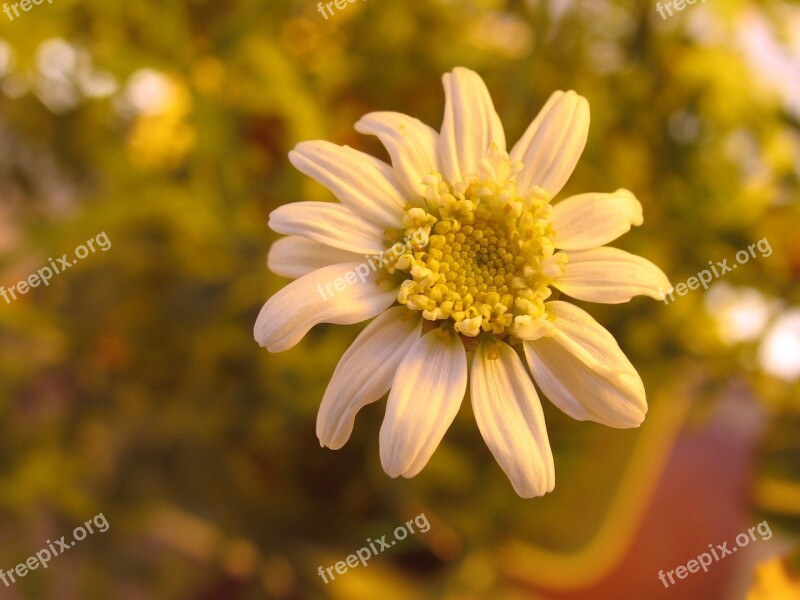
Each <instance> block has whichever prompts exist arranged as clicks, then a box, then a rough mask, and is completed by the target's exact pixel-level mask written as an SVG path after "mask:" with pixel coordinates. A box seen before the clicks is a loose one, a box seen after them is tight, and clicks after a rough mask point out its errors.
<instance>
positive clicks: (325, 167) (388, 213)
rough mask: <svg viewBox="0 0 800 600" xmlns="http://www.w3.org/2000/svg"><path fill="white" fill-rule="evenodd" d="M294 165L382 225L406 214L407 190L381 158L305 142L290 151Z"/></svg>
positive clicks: (343, 147)
mask: <svg viewBox="0 0 800 600" xmlns="http://www.w3.org/2000/svg"><path fill="white" fill-rule="evenodd" d="M289 161H291V163H292V164H293V165H294V166H295V168H296V169H297V170H298V171H300V172H302V173H305V174H306V175H308V176H309V177H311V178H313V179H315V180H316V181H318V182H319V183H321V184H322V185H324V186H325V187H327V188H328V189H329V190H330V191H331V192H333V194H334V196H336V197H337V198H338V199H339V200H341V201H342V204H344V205H345V206H346V207H347V208H349V209H350V210H352V211H353V212H354V213H356V214H357V215H359V216H360V217H363V218H366V219H368V220H370V221H372V222H374V223H377V224H378V225H381V226H382V227H397V226H398V225H399V224H400V221H401V220H402V218H403V206H405V199H404V192H403V189H402V188H401V187H400V185H399V184H398V182H397V180H396V178H395V176H394V171H392V168H391V167H390V166H389V165H387V164H386V163H385V162H383V161H382V160H378V159H377V158H375V157H374V156H370V155H369V154H365V153H363V152H359V151H358V150H353V149H352V148H350V147H348V146H337V145H336V144H331V143H330V142H325V141H314V142H302V143H300V144H297V146H296V147H295V149H294V150H292V151H291V152H289Z"/></svg>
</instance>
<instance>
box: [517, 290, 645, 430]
mask: <svg viewBox="0 0 800 600" xmlns="http://www.w3.org/2000/svg"><path fill="white" fill-rule="evenodd" d="M546 307H547V310H548V312H551V313H553V314H555V320H554V321H553V327H554V333H553V336H552V337H543V338H541V339H538V340H535V341H533V342H523V345H524V347H525V356H526V358H527V360H528V367H530V370H531V373H533V377H534V379H536V383H538V384H539V387H540V388H541V389H542V392H544V394H545V396H547V397H548V398H549V400H550V402H552V403H553V404H555V405H556V406H557V407H558V408H560V409H561V410H563V411H564V412H565V413H567V414H568V415H569V416H570V417H572V418H573V419H577V420H579V421H586V420H589V421H596V422H598V423H602V424H603V425H608V426H610V427H618V428H628V427H638V426H639V425H640V424H641V423H642V421H644V416H645V413H646V412H647V399H646V398H645V391H644V385H643V384H642V380H641V378H640V377H639V374H638V373H637V372H636V369H634V368H633V365H632V364H631V363H630V361H629V360H628V359H627V357H626V356H625V355H624V354H623V353H622V350H620V347H619V346H618V345H617V342H616V340H615V339H614V337H613V336H612V335H611V334H610V333H609V332H608V331H606V330H605V329H604V328H603V327H602V326H601V325H600V324H599V323H598V322H597V321H595V320H594V319H593V318H592V317H591V316H589V314H588V313H587V312H586V311H584V310H582V309H580V308H578V307H577V306H575V305H573V304H570V303H568V302H560V301H556V302H547V303H546Z"/></svg>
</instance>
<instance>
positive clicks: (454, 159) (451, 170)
mask: <svg viewBox="0 0 800 600" xmlns="http://www.w3.org/2000/svg"><path fill="white" fill-rule="evenodd" d="M442 81H443V82H444V94H445V105H444V121H443V122H442V135H441V137H440V138H439V161H440V163H441V166H442V170H443V172H444V175H445V178H446V179H447V180H448V181H449V182H450V183H451V184H454V183H458V182H460V181H464V180H465V179H466V178H467V176H469V175H474V174H477V172H478V162H479V161H480V160H481V159H482V158H484V157H485V156H486V153H487V152H488V151H489V148H490V147H491V145H492V144H493V143H494V144H496V145H497V147H498V149H499V150H500V151H501V152H505V149H506V136H505V133H504V132H503V124H502V123H501V122H500V117H499V116H497V112H495V110H494V105H493V104H492V98H491V96H490V95H489V90H488V89H486V84H485V83H484V82H483V79H481V77H480V75H478V74H477V73H476V72H475V71H470V70H469V69H465V68H464V67H456V68H455V69H453V72H452V73H445V75H444V77H442Z"/></svg>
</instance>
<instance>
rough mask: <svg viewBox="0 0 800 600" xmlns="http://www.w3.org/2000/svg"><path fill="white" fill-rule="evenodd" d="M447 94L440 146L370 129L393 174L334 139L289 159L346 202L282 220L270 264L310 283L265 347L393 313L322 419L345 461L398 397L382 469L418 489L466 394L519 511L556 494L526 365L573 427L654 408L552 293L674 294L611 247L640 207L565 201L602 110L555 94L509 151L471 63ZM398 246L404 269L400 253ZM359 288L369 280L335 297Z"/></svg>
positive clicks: (381, 122)
mask: <svg viewBox="0 0 800 600" xmlns="http://www.w3.org/2000/svg"><path fill="white" fill-rule="evenodd" d="M443 79H444V88H445V98H446V100H445V115H444V122H443V124H442V130H441V133H437V132H436V131H434V130H433V129H431V128H430V127H428V126H427V125H424V124H423V123H421V122H420V121H418V120H417V119H414V118H412V117H409V116H406V115H403V114H399V113H391V112H378V113H370V114H368V115H366V116H364V117H363V118H362V119H361V120H360V121H359V122H358V123H356V129H357V130H358V131H359V132H361V133H365V134H372V135H375V136H377V137H378V138H379V139H380V140H381V142H383V144H384V145H385V146H386V149H387V150H388V152H389V155H390V156H391V160H392V165H391V166H389V165H387V164H385V163H384V162H382V161H380V160H378V159H376V158H373V157H371V156H369V155H367V154H364V153H362V152H358V151H357V150H353V149H352V148H348V147H347V146H336V145H334V144H331V143H328V142H324V141H314V142H303V143H301V144H299V145H298V146H297V147H296V148H295V149H294V150H293V151H292V152H291V153H290V154H289V159H290V161H291V162H292V164H293V165H294V166H295V167H296V168H297V169H299V170H300V171H302V172H303V173H305V174H306V175H308V176H310V177H312V178H314V179H315V180H317V181H318V182H320V183H321V184H323V185H325V186H326V187H327V188H328V189H329V190H330V191H331V192H333V194H334V195H335V196H336V197H337V198H338V199H339V200H340V202H339V203H325V202H299V203H295V204H289V205H286V206H281V207H280V208H278V209H277V210H275V211H274V212H273V213H272V214H271V215H270V227H272V229H274V230H275V231H277V232H279V233H283V234H288V235H289V236H290V237H287V238H284V239H282V240H280V241H278V242H277V243H275V244H274V245H273V247H272V249H271V251H270V254H269V266H270V268H271V269H272V270H273V271H274V272H276V273H278V274H279V275H284V276H287V277H294V278H298V279H297V280H296V281H294V282H293V283H291V284H289V285H288V286H286V287H285V288H284V289H282V290H281V291H280V292H278V293H277V294H275V295H274V296H273V297H272V298H270V300H269V301H268V302H267V303H266V304H265V305H264V308H263V309H262V310H261V313H260V315H259V316H258V320H257V322H256V325H255V332H254V333H255V338H256V340H257V341H258V342H259V343H260V344H261V345H262V346H265V347H266V348H268V349H269V350H270V351H272V352H280V351H282V350H286V349H288V348H291V347H292V346H294V345H295V344H296V343H297V342H299V341H300V340H301V339H302V337H303V336H304V335H305V334H306V332H308V330H309V329H310V328H311V327H313V326H314V325H315V324H317V323H338V324H351V323H358V322H360V321H364V320H366V319H370V318H372V317H377V318H375V320H374V321H373V322H372V323H370V324H369V325H368V326H367V327H366V329H364V331H363V332H362V333H361V335H359V336H358V338H356V340H355V342H353V345H352V346H351V347H350V348H349V349H348V350H347V352H346V353H345V354H344V356H343V357H342V359H341V361H340V362H339V365H338V366H337V368H336V371H335V372H334V374H333V378H332V379H331V382H330V384H329V385H328V389H327V391H326V392H325V396H324V398H323V399H322V405H321V406H320V409H319V414H318V417H317V436H318V437H319V439H320V442H321V444H322V445H323V446H328V447H330V448H340V447H341V446H343V445H344V444H345V442H347V440H348V438H349V437H350V433H351V431H352V429H353V422H354V419H355V416H356V413H357V412H358V411H359V410H360V409H361V407H363V406H365V405H366V404H369V403H371V402H375V401H376V400H378V399H379V398H381V397H382V396H383V395H384V394H386V392H389V399H388V402H387V407H386V416H385V419H384V421H383V426H382V427H381V431H380V455H381V463H382V464H383V468H384V470H385V471H386V472H387V473H388V474H389V475H391V476H392V477H396V476H398V475H403V476H405V477H413V476H414V475H416V474H417V473H419V472H420V471H421V470H422V468H423V467H424V466H425V464H426V463H427V462H428V459H429V458H430V457H431V455H432V454H433V452H434V451H435V450H436V447H437V446H438V444H439V442H440V441H441V439H442V437H443V436H444V434H445V432H446V431H447V428H448V427H449V426H450V424H451V423H452V421H453V419H454V418H455V415H456V413H457V412H458V409H459V407H460V405H461V402H462V400H463V398H464V395H465V392H466V389H467V380H468V379H469V383H470V390H471V401H472V407H473V411H474V413H475V418H476V420H477V424H478V428H479V429H480V432H481V434H482V436H483V438H484V440H485V441H486V444H487V445H488V446H489V449H490V450H491V452H492V454H493V455H494V457H495V459H496V460H497V462H498V463H499V464H500V466H501V467H502V469H503V470H504V471H505V473H506V474H507V475H508V477H509V479H510V480H511V483H512V485H513V486H514V489H515V490H516V492H517V493H518V494H519V495H520V496H523V497H534V496H540V495H543V494H545V493H546V492H548V491H551V490H552V489H553V487H554V485H555V474H554V467H553V456H552V453H551V451H550V444H549V441H548V439H547V430H546V428H545V423H544V417H543V414H542V407H541V404H540V402H539V398H538V396H537V394H536V390H535V388H534V386H533V382H532V381H531V378H530V376H529V375H528V373H527V371H526V370H525V367H524V365H523V362H522V360H521V354H524V356H525V359H526V362H527V364H528V367H529V369H530V371H531V373H532V374H533V378H534V379H535V380H536V382H537V384H538V385H539V388H540V389H541V390H542V392H544V394H545V395H546V396H547V397H548V398H549V399H550V401H551V402H553V404H555V405H556V406H558V407H559V408H560V409H561V410H563V411H564V412H566V413H567V414H568V415H570V416H571V417H573V418H575V419H578V420H587V419H588V420H592V421H597V422H599V423H603V424H605V425H609V426H611V427H620V428H625V427H636V426H638V425H639V424H640V423H642V421H643V420H644V416H645V413H646V412H647V402H646V399H645V391H644V386H643V385H642V381H641V379H640V378H639V375H638V374H637V372H636V370H635V369H634V368H633V366H632V365H631V363H630V362H629V361H628V359H627V358H626V357H625V355H624V354H623V353H622V351H621V350H620V348H619V346H618V345H617V343H616V341H615V340H614V338H613V337H612V336H611V334H609V333H608V331H606V330H605V329H604V328H603V327H601V326H600V325H599V324H598V323H597V322H596V321H595V320H594V319H592V317H590V316H589V314H588V313H586V312H585V311H583V310H581V309H580V308H577V307H576V306H574V305H572V304H569V303H567V302H564V301H561V300H555V299H550V296H551V294H552V291H553V290H552V288H555V289H556V290H560V291H561V292H563V293H565V294H567V295H569V296H572V297H573V298H577V299H579V300H588V301H592V302H604V303H611V304H615V303H620V302H627V301H628V300H630V299H631V298H632V297H633V296H636V295H646V296H650V297H652V298H655V299H661V296H660V293H659V290H662V289H671V286H670V285H669V281H668V280H667V278H666V276H665V275H664V274H663V273H662V271H661V270H660V269H659V268H658V267H656V266H655V265H654V264H652V263H651V262H649V261H647V260H645V259H644V258H641V257H638V256H635V255H632V254H629V253H627V252H623V251H622V250H618V249H615V248H610V247H607V246H604V244H607V243H608V242H611V241H613V240H614V239H616V238H617V237H619V236H620V235H622V234H623V233H625V232H627V231H628V230H629V229H630V227H631V225H640V224H641V223H642V207H641V205H640V204H639V201H638V200H636V198H635V197H634V196H633V194H631V193H630V192H629V191H627V190H617V191H616V192H614V193H610V194H599V193H594V194H581V195H578V196H572V197H570V198H566V199H564V200H562V201H561V202H559V203H557V204H556V205H555V206H551V205H550V200H551V198H553V197H554V196H556V195H557V194H558V192H559V191H560V190H561V188H562V187H563V186H564V184H565V182H566V181H567V179H568V178H569V176H570V175H571V174H572V171H573V169H574V167H575V165H576V163H577V162H578V158H579V157H580V155H581V153H582V151H583V148H584V146H585V144H586V137H587V132H588V128H589V105H588V102H587V101H586V99H584V98H582V97H581V96H579V95H578V94H576V93H575V92H573V91H569V92H555V93H554V94H553V95H552V96H551V97H550V99H549V100H548V101H547V104H546V105H545V106H544V108H543V109H542V111H541V112H540V113H539V115H538V116H537V117H536V119H535V120H534V121H533V123H531V125H530V127H528V130H527V131H526V132H525V133H524V134H523V136H522V138H521V139H520V141H519V142H517V144H516V145H515V146H514V147H513V148H512V149H511V152H510V153H507V152H506V141H505V134H504V132H503V127H502V125H501V123H500V119H499V117H498V116H497V113H496V112H495V110H494V107H493V105H492V100H491V98H490V96H489V92H488V90H487V89H486V86H485V84H484V83H483V81H482V80H481V78H480V76H478V75H477V74H476V73H474V72H472V71H470V70H467V69H464V68H460V67H459V68H456V69H454V70H453V72H452V73H448V74H446V75H445V76H444V78H443ZM401 240H402V241H401ZM398 243H399V244H400V245H402V247H403V250H402V251H401V252H400V253H399V255H398V253H397V252H395V251H394V250H393V251H392V252H387V250H388V249H389V248H392V247H395V248H398ZM381 253H384V254H382V256H381V259H380V260H377V259H375V258H372V257H373V256H374V255H378V254H381ZM365 259H368V260H367V261H365ZM367 262H368V263H369V264H370V266H371V267H372V268H365V264H366V263H367ZM359 269H360V270H359ZM361 272H363V275H364V276H363V277H360V278H359V279H358V280H356V278H355V276H354V277H352V278H350V277H349V275H351V274H353V273H361ZM345 279H347V281H348V282H349V281H351V280H355V283H353V284H350V283H348V284H347V285H338V286H337V287H335V291H334V290H332V289H331V284H332V282H337V283H339V282H341V283H343V282H344V280H345ZM322 290H327V291H328V292H329V293H327V294H326V293H323V292H322ZM393 305H394V306H393ZM468 353H473V354H474V356H473V359H472V365H471V369H468V363H467V354H468Z"/></svg>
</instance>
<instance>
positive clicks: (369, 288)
mask: <svg viewBox="0 0 800 600" xmlns="http://www.w3.org/2000/svg"><path fill="white" fill-rule="evenodd" d="M362 264H363V263H356V262H350V263H342V264H338V265H330V266H328V267H323V268H321V269H317V270H316V271H313V272H311V273H309V274H308V275H303V276H302V277H301V278H300V279H297V280H296V281H293V282H292V283H290V284H289V285H287V286H286V287H284V288H283V289H282V290H280V291H279V292H278V293H276V294H275V295H274V296H272V298H270V299H269V300H268V301H267V303H266V304H265V305H264V307H263V308H262V309H261V312H260V313H259V315H258V319H257V320H256V324H255V328H254V329H253V335H254V336H255V339H256V341H257V342H258V343H259V344H260V345H261V346H264V347H265V348H267V350H269V351H270V352H282V351H283V350H288V349H289V348H291V347H292V346H294V345H295V344H297V342H299V341H300V340H301V339H303V336H304V335H305V334H306V333H308V330H309V329H311V328H312V327H313V326H314V325H316V324H317V323H336V324H337V325H352V324H353V323H360V322H361V321H366V320H367V319H371V318H372V317H374V316H375V315H377V314H379V313H381V312H382V311H384V310H385V309H386V308H388V307H389V306H391V304H392V303H393V302H394V301H395V299H396V298H397V293H396V291H394V290H390V289H387V287H386V286H379V285H377V284H376V283H375V273H374V272H373V273H370V274H369V275H368V276H367V277H366V280H365V282H364V283H362V282H361V281H359V280H358V279H356V278H355V277H353V279H354V280H355V283H353V284H349V283H348V284H347V285H345V287H344V289H342V290H341V291H339V290H336V291H331V284H332V283H333V281H334V280H335V279H337V278H340V277H344V276H345V274H346V273H348V272H354V273H355V269H356V267H358V266H359V265H362ZM323 287H326V288H327V290H328V291H329V292H331V293H332V295H329V294H327V293H325V290H324V289H323Z"/></svg>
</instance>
